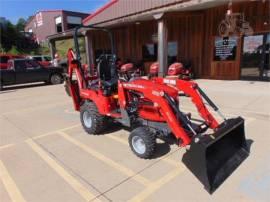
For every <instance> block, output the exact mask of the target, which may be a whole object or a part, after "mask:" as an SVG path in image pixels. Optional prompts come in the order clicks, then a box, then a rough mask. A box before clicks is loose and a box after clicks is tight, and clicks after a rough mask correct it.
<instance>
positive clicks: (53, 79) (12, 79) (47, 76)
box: [0, 59, 64, 90]
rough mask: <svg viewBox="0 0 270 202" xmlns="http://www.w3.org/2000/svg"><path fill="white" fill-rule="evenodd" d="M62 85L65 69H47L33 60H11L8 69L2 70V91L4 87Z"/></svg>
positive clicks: (0, 84)
mask: <svg viewBox="0 0 270 202" xmlns="http://www.w3.org/2000/svg"><path fill="white" fill-rule="evenodd" d="M41 81H44V82H45V83H49V84H60V83H62V82H63V81H64V78H63V68H59V67H50V68H45V67H44V66H42V65H41V64H40V63H39V62H37V61H36V60H33V59H11V60H9V61H8V65H7V69H1V70H0V89H1V90H2V88H3V86H6V85H13V84H22V83H32V82H41Z"/></svg>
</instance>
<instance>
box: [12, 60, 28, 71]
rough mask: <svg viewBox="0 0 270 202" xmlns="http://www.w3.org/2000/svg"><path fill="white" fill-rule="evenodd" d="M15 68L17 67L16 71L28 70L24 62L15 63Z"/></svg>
mask: <svg viewBox="0 0 270 202" xmlns="http://www.w3.org/2000/svg"><path fill="white" fill-rule="evenodd" d="M15 66H16V69H20V70H23V69H26V65H25V61H24V60H17V61H15Z"/></svg>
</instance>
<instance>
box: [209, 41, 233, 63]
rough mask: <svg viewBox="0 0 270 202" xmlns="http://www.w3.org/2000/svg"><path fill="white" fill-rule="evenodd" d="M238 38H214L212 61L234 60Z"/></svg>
mask: <svg viewBox="0 0 270 202" xmlns="http://www.w3.org/2000/svg"><path fill="white" fill-rule="evenodd" d="M237 39H238V37H235V36H233V37H215V47H214V60H215V61H230V60H235V58H236V51H237Z"/></svg>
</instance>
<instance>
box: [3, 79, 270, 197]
mask: <svg viewBox="0 0 270 202" xmlns="http://www.w3.org/2000/svg"><path fill="white" fill-rule="evenodd" d="M197 82H198V83H199V84H200V86H201V88H202V89H204V90H205V91H206V93H207V94H208V95H209V96H210V97H211V98H212V99H213V100H214V101H215V103H216V104H217V105H218V106H219V107H220V109H221V111H222V112H223V113H224V114H225V115H226V116H227V117H234V116H239V115H240V116H242V117H244V118H245V130H246V137H247V139H248V142H249V146H250V152H251V153H250V156H249V157H248V158H247V159H246V160H245V161H244V162H243V163H242V164H241V166H240V167H239V168H238V169H237V170H236V171H235V172H234V173H233V174H232V175H231V176H230V177H229V178H228V179H227V180H226V181H225V182H224V183H223V184H222V185H221V186H220V187H219V188H218V189H217V190H216V192H214V193H213V194H212V195H210V194H208V193H207V192H206V191H205V189H204V188H203V186H202V184H201V183H200V182H199V181H198V180H197V179H196V178H195V177H194V176H193V175H192V173H191V172H190V171H189V170H187V168H186V167H185V166H184V164H183V163H182V162H181V158H182V155H183V154H184V153H185V149H184V148H178V147H177V146H168V145H166V144H164V143H162V142H159V143H158V147H157V152H156V155H155V156H154V158H153V159H151V160H142V159H139V158H137V157H136V156H135V155H134V154H133V153H132V152H131V150H130V148H129V146H128V142H127V138H128V133H129V132H128V131H125V130H123V129H121V128H119V127H117V126H113V127H112V126H108V128H107V132H106V134H104V135H99V136H91V135H87V134H86V133H85V132H84V131H83V129H82V127H81V125H80V121H79V114H78V113H77V112H75V111H74V110H73V106H72V102H71V99H70V97H68V96H67V95H66V94H65V91H64V88H63V85H56V86H46V85H42V84H38V85H34V86H33V85H30V86H27V87H24V86H23V87H21V86H20V87H11V88H7V89H6V90H5V91H2V92H0V179H1V180H0V201H1V202H9V201H29V202H37V201H38V202H39V201H41V202H49V201H50V202H59V201H65V202H69V201H70V202H80V201H104V202H106V201H116V202H122V201H123V202H124V201H151V202H152V201H154V202H159V201H160V202H164V201H166V202H178V201H188V202H193V201H194V202H197V201H202V202H204V201H219V202H223V201H224V202H227V201H237V202H238V201H240V202H241V201H243V202H251V201H258V202H264V201H270V193H269V187H270V157H269V153H270V146H269V145H270V134H269V131H270V118H269V117H270V85H269V83H266V82H249V81H213V80H197ZM180 105H181V106H182V109H183V110H184V111H190V112H195V111H196V110H195V109H194V107H193V105H192V104H191V103H190V101H189V100H188V99H186V98H183V99H182V100H181V102H180Z"/></svg>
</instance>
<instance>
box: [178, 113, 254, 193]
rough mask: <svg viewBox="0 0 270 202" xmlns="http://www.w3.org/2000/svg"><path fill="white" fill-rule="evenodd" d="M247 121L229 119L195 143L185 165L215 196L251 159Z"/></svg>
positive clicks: (186, 155) (187, 155) (185, 159)
mask: <svg viewBox="0 0 270 202" xmlns="http://www.w3.org/2000/svg"><path fill="white" fill-rule="evenodd" d="M248 155H249V149H248V147H247V144H246V138H245V130H244V119H243V118H241V117H238V118H235V119H229V120H227V121H225V122H224V123H223V124H221V127H220V128H219V129H218V130H217V131H216V132H215V133H214V134H212V135H211V136H210V135H205V136H203V137H201V138H200V140H199V142H197V143H195V141H192V143H191V145H190V149H189V150H188V151H187V152H186V153H185V154H184V156H183V159H182V161H183V163H184V164H185V165H186V166H187V168H188V169H189V170H190V171H191V172H192V173H193V174H194V175H195V176H196V177H197V178H198V179H199V180H200V181H201V183H202V184H203V185H204V187H205V189H206V190H207V191H208V192H209V193H210V194H212V193H213V192H214V191H215V190H216V189H217V188H218V187H219V186H220V185H221V184H222V183H223V182H224V181H225V180H226V178H227V177H229V176H230V174H231V173H232V172H233V171H234V170H235V169H236V168H237V167H238V166H239V165H240V164H241V163H242V162H243V161H244V160H245V159H246V158H247V157H248Z"/></svg>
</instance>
